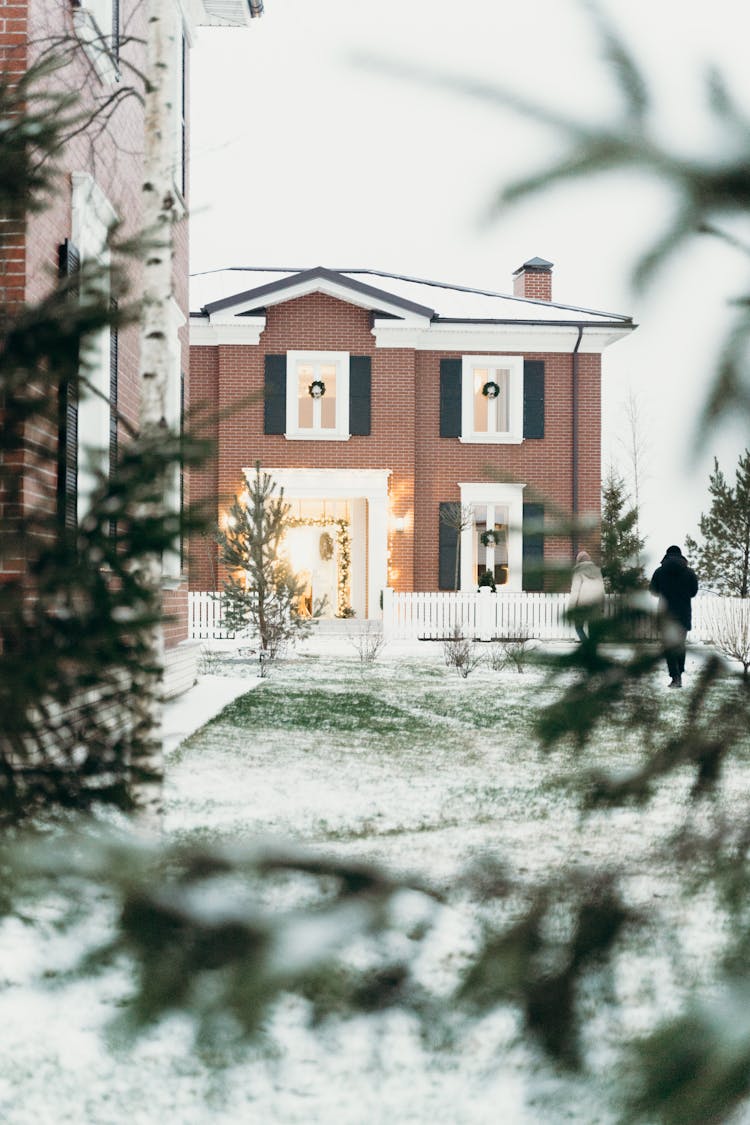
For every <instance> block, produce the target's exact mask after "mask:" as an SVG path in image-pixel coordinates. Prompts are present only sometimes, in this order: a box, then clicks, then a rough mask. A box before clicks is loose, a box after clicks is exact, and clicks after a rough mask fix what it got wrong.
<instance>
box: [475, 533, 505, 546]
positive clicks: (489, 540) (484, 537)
mask: <svg viewBox="0 0 750 1125" xmlns="http://www.w3.org/2000/svg"><path fill="white" fill-rule="evenodd" d="M479 538H480V540H481V543H482V546H483V547H498V546H499V545H500V532H499V531H493V529H492V528H490V529H489V530H488V531H483V532H482V534H481V535H480V536H479Z"/></svg>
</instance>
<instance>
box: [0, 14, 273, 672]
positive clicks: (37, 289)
mask: <svg viewBox="0 0 750 1125" xmlns="http://www.w3.org/2000/svg"><path fill="white" fill-rule="evenodd" d="M147 8H148V5H145V4H143V3H141V2H140V0H62V2H59V0H54V2H53V0H10V2H9V3H7V4H4V6H3V11H2V15H3V19H2V20H1V21H0V69H1V70H2V73H3V75H4V76H5V77H6V78H9V79H10V80H12V79H13V76H14V75H21V74H23V73H25V71H26V69H27V68H28V66H29V65H30V64H31V63H33V62H35V61H37V60H38V59H39V57H40V55H43V54H44V52H45V51H47V52H49V51H50V50H52V49H53V48H54V50H55V53H56V55H57V56H58V58H59V59H60V60H62V63H63V65H62V66H60V67H58V68H57V69H56V70H55V71H54V72H53V73H52V75H51V77H50V79H49V81H50V83H51V84H54V86H55V88H56V90H58V91H63V92H68V93H71V94H73V93H77V94H78V95H79V102H78V104H77V106H76V110H77V111H80V114H81V116H82V119H86V120H88V122H89V125H88V126H87V127H81V128H76V129H74V130H71V136H70V138H69V140H68V141H67V143H66V145H65V148H64V150H63V151H62V152H61V153H60V154H59V155H58V157H57V158H56V166H57V167H58V169H59V173H60V174H59V176H58V180H57V183H56V190H55V192H54V194H53V195H52V196H51V198H50V199H49V200H48V201H47V205H46V206H45V209H44V210H43V211H41V212H39V213H31V214H28V215H26V217H25V218H24V219H23V220H20V221H18V222H16V221H12V222H11V221H9V220H4V221H3V222H2V224H0V303H1V304H2V307H3V308H7V309H9V310H12V309H18V308H20V307H21V306H23V304H24V303H26V302H33V301H37V300H39V299H41V298H42V297H43V296H44V295H45V293H46V292H47V291H48V289H49V286H50V284H51V279H52V278H54V276H55V274H59V273H61V272H62V273H65V274H68V273H72V272H74V271H76V270H77V269H79V268H80V266H81V265H82V264H83V263H85V262H87V261H96V262H98V263H99V265H101V266H103V267H104V268H105V270H106V268H107V265H108V255H109V250H108V245H107V239H108V232H109V230H110V228H111V227H112V226H113V224H118V225H119V235H120V236H121V237H122V238H126V237H130V236H136V235H138V234H140V233H142V216H143V207H142V196H143V190H142V189H143V158H144V147H145V146H144V115H143V106H142V97H141V94H142V89H141V85H142V78H141V76H142V75H143V74H144V72H145V67H146V62H145V58H146V56H145V37H146V32H147V15H148V12H147ZM261 11H262V3H261V2H260V0H205V2H204V0H186V3H185V4H182V3H180V2H179V0H165V2H164V5H163V7H162V9H161V12H162V15H163V16H164V17H165V18H168V19H169V20H170V21H171V26H173V27H174V28H175V51H174V55H175V57H173V58H171V60H170V77H169V88H170V89H171V91H172V96H171V97H170V98H169V99H168V104H165V113H168V114H169V120H168V122H167V128H168V131H169V134H170V136H171V138H172V150H173V167H172V179H173V183H172V187H173V198H174V213H175V214H176V215H177V216H178V221H177V222H176V224H175V226H174V228H173V239H174V279H173V297H172V299H171V302H170V309H169V315H168V323H166V324H165V326H164V327H165V331H166V333H167V335H168V338H169V342H170V352H171V362H170V371H169V388H168V405H167V413H168V417H167V419H166V420H167V421H168V422H169V423H170V424H171V425H173V426H177V425H179V421H180V414H181V410H182V408H183V405H184V402H185V401H186V400H187V398H188V396H189V353H188V329H187V312H188V224H187V217H186V216H187V197H188V162H187V145H188V133H189V122H188V119H187V106H188V61H189V50H188V48H189V45H190V42H191V37H192V33H193V29H194V27H195V26H197V25H206V24H210V25H225V26H230V27H231V26H234V27H239V26H245V25H247V24H248V23H249V21H250V19H251V18H252V17H253V16H255V15H259V14H260V12H261ZM130 280H131V289H132V291H133V292H134V293H138V292H139V291H140V289H141V288H142V286H141V281H140V270H139V267H138V264H137V263H136V262H133V263H132V264H131V279H130ZM91 354H92V355H93V356H95V358H94V362H93V365H92V369H91V382H92V383H93V384H94V387H95V390H96V394H94V395H89V396H88V397H86V398H84V399H82V400H81V401H80V402H78V401H71V402H66V403H64V404H62V403H61V409H60V416H61V423H60V429H59V433H57V434H53V435H50V434H45V435H44V441H45V443H47V442H49V441H52V442H53V443H54V442H56V443H57V448H58V451H59V455H58V473H57V477H56V479H52V477H51V476H50V475H48V476H47V477H42V475H41V474H38V473H37V474H33V473H28V472H27V473H26V475H25V479H24V482H23V487H24V493H23V504H24V506H26V507H27V508H29V509H32V508H38V509H41V510H42V511H44V512H46V513H48V514H53V513H54V512H55V511H57V513H58V516H59V519H60V524H61V528H63V529H64V530H65V531H66V532H68V533H70V532H74V530H75V528H76V527H77V526H78V524H79V523H80V522H81V520H82V519H83V518H84V517H85V515H86V511H87V506H88V504H89V500H90V495H91V491H92V488H93V486H94V481H95V475H94V474H93V473H92V470H91V467H92V466H95V467H96V468H97V469H98V470H100V471H104V472H106V471H107V470H108V466H109V464H110V458H113V457H115V456H116V451H117V446H118V443H122V442H124V441H126V440H127V437H126V433H127V429H128V428H136V427H137V424H138V405H139V360H140V342H139V327H138V325H129V326H127V327H125V328H123V329H121V330H120V331H119V332H117V333H115V332H111V333H110V332H106V333H105V332H102V333H100V334H99V336H98V337H97V339H96V340H92V341H91ZM61 393H62V392H61ZM21 472H23V469H21ZM175 491H176V490H175ZM174 500H175V503H178V502H179V501H178V498H177V496H176V495H175V497H174ZM0 518H8V513H5V512H3V511H2V504H1V503H0ZM24 562H25V560H24V559H18V558H13V559H8V558H0V580H2V577H3V575H18V574H19V573H23V570H24ZM163 585H164V609H165V615H166V622H165V644H166V647H167V656H166V663H167V671H168V673H169V668H170V666H171V665H173V664H175V663H179V661H180V660H182V656H180V657H179V658H178V656H177V649H178V646H179V645H180V642H182V641H184V640H185V638H186V637H187V579H186V574H185V568H184V566H183V560H182V559H181V558H180V556H179V553H178V552H177V551H175V552H170V557H169V558H167V557H165V559H164V574H163ZM194 662H195V661H194V659H193V664H194ZM186 674H188V675H189V672H187V673H186Z"/></svg>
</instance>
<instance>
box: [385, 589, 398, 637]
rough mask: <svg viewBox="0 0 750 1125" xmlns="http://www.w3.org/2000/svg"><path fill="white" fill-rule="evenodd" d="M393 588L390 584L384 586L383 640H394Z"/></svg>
mask: <svg viewBox="0 0 750 1125" xmlns="http://www.w3.org/2000/svg"><path fill="white" fill-rule="evenodd" d="M394 609H395V606H394V602H393V590H392V588H391V587H390V586H384V587H383V640H384V641H392V640H393V636H394V633H395V631H396V629H395V625H396V623H395V621H394V619H393V617H394Z"/></svg>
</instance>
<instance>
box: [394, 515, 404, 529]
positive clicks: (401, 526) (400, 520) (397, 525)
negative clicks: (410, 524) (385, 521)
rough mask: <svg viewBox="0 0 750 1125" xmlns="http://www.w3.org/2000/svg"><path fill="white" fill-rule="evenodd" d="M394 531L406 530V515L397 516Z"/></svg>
mask: <svg viewBox="0 0 750 1125" xmlns="http://www.w3.org/2000/svg"><path fill="white" fill-rule="evenodd" d="M393 530H394V531H406V516H396V518H395V520H394V521H393Z"/></svg>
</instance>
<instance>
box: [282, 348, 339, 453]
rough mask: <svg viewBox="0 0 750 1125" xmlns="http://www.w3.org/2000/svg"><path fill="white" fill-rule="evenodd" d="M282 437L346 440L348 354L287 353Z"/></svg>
mask: <svg viewBox="0 0 750 1125" xmlns="http://www.w3.org/2000/svg"><path fill="white" fill-rule="evenodd" d="M286 436H287V437H289V438H313V439H323V440H326V439H328V440H339V441H340V440H341V439H342V438H348V437H349V353H348V352H288V353H287V377H286Z"/></svg>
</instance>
